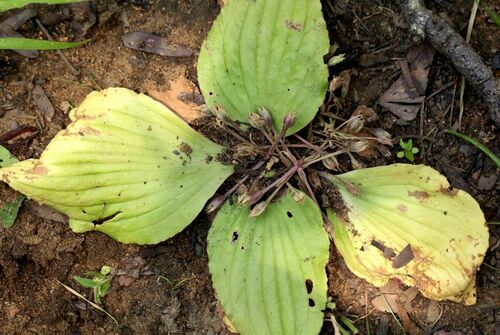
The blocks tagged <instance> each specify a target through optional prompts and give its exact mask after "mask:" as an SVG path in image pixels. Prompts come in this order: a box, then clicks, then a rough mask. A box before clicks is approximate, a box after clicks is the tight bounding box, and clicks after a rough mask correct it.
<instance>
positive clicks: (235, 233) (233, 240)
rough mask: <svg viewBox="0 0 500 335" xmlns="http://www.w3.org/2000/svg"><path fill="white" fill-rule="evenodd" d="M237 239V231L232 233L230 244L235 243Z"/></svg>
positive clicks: (238, 235)
mask: <svg viewBox="0 0 500 335" xmlns="http://www.w3.org/2000/svg"><path fill="white" fill-rule="evenodd" d="M238 237H240V234H238V232H237V231H233V238H232V239H231V242H232V243H234V242H236V241H237V240H238Z"/></svg>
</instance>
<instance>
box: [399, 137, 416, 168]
mask: <svg viewBox="0 0 500 335" xmlns="http://www.w3.org/2000/svg"><path fill="white" fill-rule="evenodd" d="M399 146H400V147H401V149H403V150H401V151H398V153H397V157H398V158H406V159H407V160H409V161H410V162H413V161H414V160H415V155H416V154H417V153H418V152H419V151H420V150H419V149H418V148H417V147H414V146H413V141H412V140H411V139H409V140H408V142H405V141H403V139H400V140H399Z"/></svg>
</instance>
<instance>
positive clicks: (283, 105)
mask: <svg viewBox="0 0 500 335" xmlns="http://www.w3.org/2000/svg"><path fill="white" fill-rule="evenodd" d="M329 46H330V43H329V40H328V31H327V29H326V24H325V20H324V19H323V14H322V12H321V2H320V0H309V1H302V0H273V1H268V0H231V1H229V3H228V4H227V5H225V6H224V7H223V8H222V10H221V13H220V15H219V17H218V18H217V19H216V21H215V22H214V24H213V26H212V29H211V31H210V33H209V36H208V38H207V39H206V40H205V43H204V44H203V47H202V49H201V51H200V58H199V61H198V80H199V82H200V87H201V90H202V92H203V95H204V97H205V100H206V102H207V104H208V105H209V107H210V108H212V109H215V107H216V106H219V107H222V109H223V110H225V111H226V112H227V114H228V115H229V116H230V117H231V118H233V119H237V120H240V121H243V122H247V121H248V114H249V113H251V112H257V110H258V109H259V108H260V107H265V108H266V109H267V110H268V111H269V112H270V113H271V114H272V117H273V121H274V124H275V126H276V128H277V129H281V128H282V122H283V119H284V117H285V116H286V115H287V114H289V113H292V112H293V113H295V115H296V116H297V120H296V122H295V125H294V126H293V127H292V128H291V129H290V130H289V131H288V134H292V133H294V132H296V131H298V130H300V129H302V128H303V127H304V126H306V125H307V124H308V123H309V122H310V121H311V120H312V119H313V117H314V115H315V114H316V112H317V110H318V107H319V106H320V105H321V104H322V102H323V99H324V97H325V93H326V89H327V80H328V69H327V66H326V64H325V63H324V60H323V56H325V54H327V53H328V49H329Z"/></svg>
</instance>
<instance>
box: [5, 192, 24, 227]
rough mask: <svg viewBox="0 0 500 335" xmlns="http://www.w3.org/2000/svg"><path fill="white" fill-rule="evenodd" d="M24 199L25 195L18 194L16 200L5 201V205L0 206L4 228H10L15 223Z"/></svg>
mask: <svg viewBox="0 0 500 335" xmlns="http://www.w3.org/2000/svg"><path fill="white" fill-rule="evenodd" d="M24 199H25V197H24V196H23V195H21V194H17V195H16V198H15V199H14V200H12V201H5V202H4V204H3V206H2V207H0V224H1V225H2V226H3V227H4V228H10V227H12V226H13V225H14V223H15V222H16V219H17V214H19V209H20V208H21V205H22V204H23V201H24Z"/></svg>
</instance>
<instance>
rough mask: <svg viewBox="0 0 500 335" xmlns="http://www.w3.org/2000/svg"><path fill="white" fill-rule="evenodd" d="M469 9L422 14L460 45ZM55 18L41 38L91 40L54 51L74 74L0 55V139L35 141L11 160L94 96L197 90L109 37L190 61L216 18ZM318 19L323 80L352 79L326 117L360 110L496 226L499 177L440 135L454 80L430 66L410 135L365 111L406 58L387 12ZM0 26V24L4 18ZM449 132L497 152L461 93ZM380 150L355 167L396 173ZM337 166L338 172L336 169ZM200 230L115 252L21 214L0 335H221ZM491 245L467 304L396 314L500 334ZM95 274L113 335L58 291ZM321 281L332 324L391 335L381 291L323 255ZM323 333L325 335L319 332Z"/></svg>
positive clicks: (487, 126) (419, 303)
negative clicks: (181, 53) (332, 56)
mask: <svg viewBox="0 0 500 335" xmlns="http://www.w3.org/2000/svg"><path fill="white" fill-rule="evenodd" d="M443 4H446V6H444V5H443ZM470 4H471V1H455V2H453V1H435V2H434V1H432V2H431V3H429V7H430V8H432V9H433V10H435V11H436V12H438V13H440V15H442V16H445V17H447V18H448V19H449V20H450V22H452V23H453V24H454V25H455V27H456V28H457V30H459V31H461V32H463V27H464V25H465V24H466V23H467V20H468V15H469V12H468V10H464V8H470ZM35 8H37V9H39V11H40V13H41V14H39V15H42V14H43V13H45V14H46V13H48V11H49V9H48V7H46V6H39V7H35ZM64 8H71V10H72V11H71V13H72V15H70V17H69V18H68V19H65V20H63V21H62V22H60V23H58V24H55V25H50V26H48V30H49V32H50V34H51V35H52V36H53V37H54V38H56V39H60V40H63V39H65V38H68V39H72V40H76V39H80V38H83V37H87V38H91V39H92V42H91V43H90V44H89V45H87V46H85V47H82V48H77V49H71V50H65V51H63V53H64V55H65V56H66V57H67V59H68V61H69V63H70V64H71V65H72V66H73V67H74V68H75V69H76V70H77V71H78V73H79V74H76V75H75V74H73V73H72V70H71V69H69V68H68V66H66V65H65V63H64V62H63V61H62V59H61V57H60V56H59V55H58V54H57V53H55V52H42V53H41V54H40V56H39V57H38V58H37V59H26V58H24V57H22V56H20V55H18V54H15V53H13V52H2V53H0V134H3V133H5V132H6V131H8V130H9V129H13V128H16V127H18V126H19V125H31V126H34V127H37V129H38V130H39V134H38V135H37V136H36V137H35V139H33V140H30V141H25V142H23V143H20V144H19V145H18V146H16V147H15V148H13V150H12V151H13V153H14V154H15V155H16V156H17V157H19V158H20V159H24V158H30V157H38V156H39V155H40V153H41V152H42V151H43V149H44V148H45V146H46V145H47V143H48V142H49V141H50V139H51V138H52V137H53V136H54V135H55V134H56V133H57V132H58V131H59V130H61V129H63V128H64V127H65V125H66V124H68V117H67V112H68V109H69V108H70V106H76V105H78V104H79V103H80V102H81V101H82V100H83V98H84V97H85V96H86V95H87V94H88V93H89V92H91V91H93V90H98V89H102V88H105V87H111V86H123V87H128V88H131V89H133V90H136V91H142V92H147V91H148V90H149V89H150V88H151V87H154V88H155V89H156V90H157V91H165V90H168V88H169V82H170V81H171V80H173V79H176V78H178V77H181V76H182V77H186V78H187V79H188V80H190V81H192V82H194V83H196V59H197V57H196V54H195V55H193V56H192V57H182V58H171V57H162V56H159V55H154V54H146V53H142V52H139V51H134V50H131V49H127V48H125V47H124V46H123V44H122V41H121V37H122V35H123V34H124V33H126V32H129V31H134V30H142V31H146V32H152V33H156V34H158V35H160V36H163V37H166V38H167V39H168V40H169V41H171V42H173V43H178V44H182V45H184V46H187V47H189V48H191V49H193V50H199V48H200V46H201V43H202V41H203V39H204V38H205V37H206V34H207V32H208V30H209V28H210V26H211V23H212V22H213V20H214V19H215V17H216V15H217V13H218V12H219V4H218V2H217V1H215V0H213V1H208V0H189V1H185V0H156V1H151V2H149V3H147V2H145V1H129V2H123V1H120V2H115V1H102V2H99V6H98V8H97V13H98V15H97V23H96V24H95V25H93V26H91V27H90V28H89V29H88V30H85V29H83V28H82V27H84V26H85V24H84V23H85V22H89V20H90V19H89V13H88V12H87V11H85V10H82V9H81V8H79V7H78V6H73V7H68V6H61V7H54V8H52V9H50V11H54V10H56V11H59V10H64ZM497 9H498V8H497ZM92 11H93V12H94V11H95V9H93V10H92ZM123 13H126V17H125V16H124V15H125V14H123ZM324 14H325V18H326V20H327V24H328V28H329V31H330V35H331V40H332V41H335V42H337V43H339V45H340V51H341V52H345V53H346V55H347V61H346V62H344V63H343V64H341V65H340V66H338V67H336V68H335V69H333V70H332V73H331V75H332V76H333V75H338V74H339V73H340V72H341V71H343V70H350V71H351V80H350V88H349V93H348V95H347V96H346V97H343V98H342V99H336V103H335V104H334V103H333V102H330V105H332V106H333V107H332V106H330V107H329V111H331V112H334V113H335V114H337V115H338V116H339V117H342V118H348V117H349V116H350V114H351V113H352V111H353V110H354V109H355V108H356V107H357V106H359V105H367V106H369V107H371V108H373V109H374V110H375V111H376V112H377V114H378V120H377V121H375V122H374V123H372V124H370V126H371V127H380V128H383V129H385V130H387V131H388V132H390V133H391V134H392V135H393V136H394V137H395V138H396V139H398V138H400V137H402V138H405V139H407V138H412V139H414V141H415V143H416V145H417V146H418V147H419V148H420V149H421V152H420V153H419V154H418V155H417V157H416V163H424V164H428V165H430V166H433V167H434V168H436V169H438V170H439V171H440V172H442V173H443V174H445V175H446V176H447V177H448V178H449V180H450V182H451V184H452V185H454V186H455V187H458V188H462V189H465V190H466V191H468V192H470V193H471V195H472V196H473V197H474V198H475V199H476V200H477V201H478V202H479V204H480V205H481V208H482V209H483V211H484V213H485V216H486V219H487V220H488V221H498V220H499V209H498V202H499V201H498V200H499V198H498V190H499V189H500V182H499V180H498V169H497V168H495V166H494V164H493V163H492V162H491V160H489V159H488V158H487V157H486V156H485V155H484V154H482V153H480V152H479V151H477V150H476V149H474V147H472V146H470V145H468V144H467V143H465V142H463V141H461V140H458V139H456V138H454V137H451V136H449V135H445V134H443V130H444V129H447V128H450V127H452V126H453V124H454V123H455V122H456V120H457V118H458V100H457V99H458V90H459V88H458V87H457V85H453V84H452V85H449V86H448V87H447V88H445V89H442V88H443V87H444V86H446V85H448V84H450V83H452V82H454V81H456V82H457V83H459V81H460V77H459V75H458V74H457V72H456V71H455V70H454V69H453V68H452V67H451V65H450V64H449V62H448V61H447V60H446V59H444V58H443V57H441V56H439V55H437V56H436V58H435V59H434V63H433V66H432V68H431V72H430V75H429V85H428V88H427V91H426V96H430V95H432V94H433V93H434V92H436V91H439V90H440V91H439V92H438V93H437V94H435V95H434V96H433V97H432V98H429V99H428V101H427V104H426V106H427V107H426V109H425V115H423V117H421V118H420V117H417V119H415V120H413V121H411V122H405V121H401V120H399V119H398V118H397V117H396V116H394V115H393V114H391V113H390V112H388V111H387V110H385V109H383V108H382V107H380V106H378V105H377V104H376V102H377V99H378V98H379V97H380V96H381V95H382V94H383V93H384V92H385V90H386V89H387V88H388V87H389V86H390V85H391V84H392V82H393V81H394V80H395V79H396V78H397V76H399V74H400V73H401V71H400V69H399V66H398V65H397V62H396V61H397V60H398V59H401V58H404V57H405V56H406V53H407V51H408V48H409V47H410V46H411V40H410V39H409V37H408V29H407V28H408V27H407V25H406V24H405V23H404V20H403V18H402V16H401V15H400V14H399V9H398V5H397V2H396V1H378V0H377V1H374V0H363V1H357V2H352V1H350V2H349V1H347V0H337V1H335V2H330V1H326V0H325V1H324ZM8 15H11V13H7V14H4V15H3V17H7V16H8ZM0 19H1V18H0ZM19 31H20V32H22V33H23V34H24V35H25V36H27V37H39V36H42V35H41V33H40V32H39V30H38V28H37V26H36V24H35V23H34V22H33V21H29V22H27V23H26V24H25V25H23V27H22V28H21V29H20V30H19ZM499 32H500V30H499V28H498V27H497V26H495V25H494V24H493V23H492V22H491V20H490V19H489V18H488V16H487V15H486V14H485V13H484V12H483V11H480V12H479V14H478V17H477V20H476V26H475V30H474V33H473V35H472V41H473V42H472V44H473V46H474V48H476V50H478V52H479V53H480V55H481V57H482V58H483V59H484V60H485V62H486V63H490V62H491V60H492V57H493V55H494V53H495V52H496V51H498V48H499V47H500V41H499V36H500V34H499ZM35 85H40V86H41V87H43V89H44V91H45V92H46V94H47V96H48V97H49V99H50V101H51V103H52V105H53V106H54V107H55V116H54V117H53V118H51V119H50V120H49V118H48V117H47V115H44V113H43V111H41V110H40V108H39V107H37V105H36V103H35V102H34V100H33V88H34V86H35ZM441 89H442V90H441ZM452 106H453V108H451V107H452ZM462 124H463V125H462V128H461V131H462V132H464V133H465V134H467V135H469V136H471V137H474V138H476V139H478V140H480V141H481V142H482V143H484V144H486V145H487V146H488V147H489V148H490V149H491V150H492V151H493V152H495V153H497V154H498V153H499V144H500V142H499V138H498V131H497V129H496V128H495V127H494V126H493V124H492V123H491V122H490V121H489V120H488V119H487V112H486V108H485V106H484V105H483V104H482V103H481V101H480V99H478V98H477V97H476V96H475V94H474V93H473V92H472V91H470V90H466V94H465V114H464V117H463V121H462ZM196 127H197V128H199V129H201V130H202V131H203V132H207V131H208V132H210V129H213V128H211V127H213V125H212V124H210V123H209V122H207V123H204V124H203V122H202V124H199V123H198V124H197V125H196ZM209 135H210V134H209ZM304 136H306V135H304ZM211 137H212V138H214V139H215V140H218V141H219V142H228V141H230V140H229V139H227V138H225V137H224V136H222V135H220V133H219V137H217V134H216V132H215V131H214V132H213V134H212V136H211ZM226 144H228V143H226ZM229 144H231V143H229ZM391 150H392V152H393V155H392V156H391V157H389V158H388V157H384V156H381V155H375V156H374V157H370V158H361V159H360V162H361V163H362V164H364V165H366V166H377V165H385V164H390V163H393V162H398V161H400V162H401V160H399V159H397V158H396V155H395V153H396V152H397V151H398V148H397V146H394V147H393V148H392V149H391ZM345 164H347V165H346V167H347V168H348V169H350V165H349V164H350V163H349V161H346V163H345ZM250 165H251V164H250ZM250 165H249V166H250ZM245 168H246V167H245ZM224 188H227V185H225V186H223V189H224ZM320 192H321V191H320ZM13 195H14V192H13V191H12V190H10V189H9V188H8V187H7V186H6V185H4V184H1V185H0V196H1V197H0V204H1V203H2V202H3V201H5V200H6V199H10V198H12V197H13ZM209 227H210V217H207V215H206V214H203V213H202V214H200V216H199V217H198V218H197V219H196V220H195V221H194V222H193V223H192V224H191V225H190V226H189V227H188V228H186V229H185V230H184V231H183V232H182V233H180V234H178V235H177V236H176V237H174V238H172V239H171V240H169V241H166V242H164V243H161V244H159V245H156V246H147V247H139V246H133V245H123V244H119V243H117V242H114V241H113V240H111V239H110V238H108V237H107V236H105V235H103V234H99V233H86V234H74V233H72V232H71V231H70V229H69V227H68V226H67V225H66V224H64V223H61V222H57V221H51V220H47V219H42V218H40V217H38V216H37V215H35V214H34V213H32V212H31V211H30V209H29V208H28V207H27V206H23V207H22V209H21V212H20V215H19V217H18V220H17V222H16V224H15V225H14V226H13V227H12V228H10V229H4V228H0V283H1V289H0V315H1V317H0V334H6V335H10V334H12V335H14V334H43V335H49V334H75V335H76V334H82V335H90V334H112V333H117V334H124V335H125V334H141V335H142V334H228V332H227V331H226V330H225V328H224V326H223V323H222V321H221V318H220V315H219V312H218V310H217V303H216V299H215V297H214V293H213V289H212V286H211V281H210V275H209V272H208V266H207V254H206V236H207V231H208V229H209ZM490 232H491V241H490V249H489V251H488V253H487V255H486V258H485V265H483V266H482V267H481V270H480V271H479V272H478V275H477V285H478V302H477V304H476V305H474V306H462V305H459V304H455V303H450V302H439V303H436V302H431V301H430V300H428V299H425V298H423V297H421V296H420V295H417V296H416V297H415V298H414V299H413V300H412V301H411V304H410V306H411V310H410V312H409V313H408V314H409V317H410V319H411V320H412V322H413V323H414V324H415V325H416V326H417V327H418V329H419V331H420V332H421V333H422V334H433V333H434V332H435V331H438V330H445V331H452V330H454V331H459V332H461V333H463V334H474V335H476V334H499V333H500V314H499V312H498V304H499V297H500V295H499V293H500V291H499V288H498V286H499V284H500V272H499V270H498V267H499V266H500V265H499V264H498V263H499V262H500V249H499V243H500V242H499V230H498V228H496V226H490ZM104 264H105V265H109V266H111V267H113V269H114V271H115V272H114V273H115V276H114V278H113V281H112V284H111V289H110V291H109V293H108V295H107V296H105V297H104V298H103V305H102V306H103V308H104V309H105V310H106V311H107V312H109V313H110V314H111V315H113V316H114V317H115V318H116V320H118V323H119V324H118V326H117V325H116V324H115V323H114V322H113V321H112V320H111V319H110V318H109V317H108V316H106V315H105V314H104V313H101V312H99V311H97V310H96V309H94V308H92V307H91V306H90V305H88V304H86V303H84V302H83V301H82V300H81V299H79V298H78V297H76V296H75V295H73V294H71V293H69V292H68V291H67V290H65V289H64V288H63V286H62V285H61V283H64V284H66V285H69V286H71V287H73V288H75V289H76V290H77V291H79V292H80V293H81V294H83V295H84V296H85V297H87V298H89V299H91V293H90V292H89V290H86V289H83V288H81V287H79V286H78V285H77V284H76V282H74V280H73V279H72V277H73V276H74V275H81V274H82V273H84V272H87V271H96V270H99V269H100V267H101V266H102V265H104ZM327 271H328V275H329V294H330V296H331V297H332V298H333V300H334V301H336V303H337V309H336V311H335V313H336V315H344V316H348V317H349V318H350V319H351V320H357V321H356V322H355V325H356V326H357V327H358V328H359V329H360V331H361V332H362V333H364V334H368V327H369V329H370V333H371V334H374V333H376V334H402V331H401V330H400V328H399V326H398V325H397V323H396V322H395V319H394V318H393V317H392V316H391V314H388V313H382V312H379V311H377V310H373V306H372V305H371V303H370V302H371V300H372V299H373V298H374V297H376V296H377V295H379V294H380V289H377V288H374V287H372V286H371V285H369V284H367V283H366V282H364V281H363V280H361V279H358V278H356V277H355V276H354V275H353V274H352V273H351V272H350V271H349V270H348V269H347V267H346V265H345V264H344V262H343V261H342V259H341V257H340V256H339V255H338V254H337V253H336V251H335V250H334V249H332V256H331V260H330V262H329V264H328V266H327ZM177 284H178V285H177ZM322 334H334V333H333V328H332V325H331V322H330V321H329V320H326V321H325V326H324V329H323V331H322Z"/></svg>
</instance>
